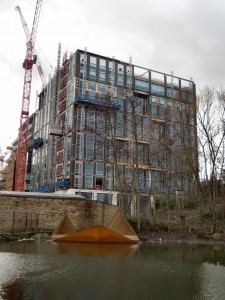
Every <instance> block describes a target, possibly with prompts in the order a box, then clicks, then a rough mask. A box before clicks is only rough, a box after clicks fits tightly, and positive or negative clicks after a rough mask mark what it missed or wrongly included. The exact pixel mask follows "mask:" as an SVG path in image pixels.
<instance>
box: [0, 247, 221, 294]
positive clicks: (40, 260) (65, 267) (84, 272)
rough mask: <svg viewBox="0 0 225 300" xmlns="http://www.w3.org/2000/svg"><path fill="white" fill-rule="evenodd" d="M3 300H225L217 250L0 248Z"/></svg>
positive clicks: (189, 248) (214, 248) (185, 248)
mask: <svg viewBox="0 0 225 300" xmlns="http://www.w3.org/2000/svg"><path fill="white" fill-rule="evenodd" d="M0 299H10V300H11V299H13V300H14V299H41V300H43V299H54V300H55V299H77V300H80V299H84V300H89V299H91V300H95V299H96V300H111V299H112V300H113V299H116V300H120V299H123V300H124V299H129V300H132V299H138V300H139V299H153V300H154V299H156V300H158V299H159V300H163V299H171V300H177V299H182V300H185V299H187V300H190V299H196V300H197V299H202V300H203V299H209V300H212V299H221V300H223V299H225V249H224V248H221V247H218V246H215V247H207V246H192V247H191V246H184V245H178V246H165V245H163V244H162V245H149V244H144V245H139V246H137V245H135V246H130V245H111V246H109V245H88V244H86V245H81V244H63V243H61V244H57V243H50V242H17V243H15V242H11V243H0Z"/></svg>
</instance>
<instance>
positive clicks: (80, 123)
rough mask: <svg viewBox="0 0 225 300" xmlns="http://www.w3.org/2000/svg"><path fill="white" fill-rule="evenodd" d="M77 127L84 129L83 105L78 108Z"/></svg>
mask: <svg viewBox="0 0 225 300" xmlns="http://www.w3.org/2000/svg"><path fill="white" fill-rule="evenodd" d="M77 129H78V130H83V129H84V108H83V107H78V108H77Z"/></svg>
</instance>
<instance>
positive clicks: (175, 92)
mask: <svg viewBox="0 0 225 300" xmlns="http://www.w3.org/2000/svg"><path fill="white" fill-rule="evenodd" d="M167 96H168V97H171V98H179V91H178V90H176V89H174V88H167Z"/></svg>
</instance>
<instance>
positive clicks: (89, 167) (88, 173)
mask: <svg viewBox="0 0 225 300" xmlns="http://www.w3.org/2000/svg"><path fill="white" fill-rule="evenodd" d="M93 172H94V164H93V162H86V164H85V187H86V188H93Z"/></svg>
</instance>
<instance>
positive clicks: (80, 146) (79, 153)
mask: <svg viewBox="0 0 225 300" xmlns="http://www.w3.org/2000/svg"><path fill="white" fill-rule="evenodd" d="M83 150H84V136H83V135H80V134H77V135H76V158H77V159H83Z"/></svg>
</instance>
